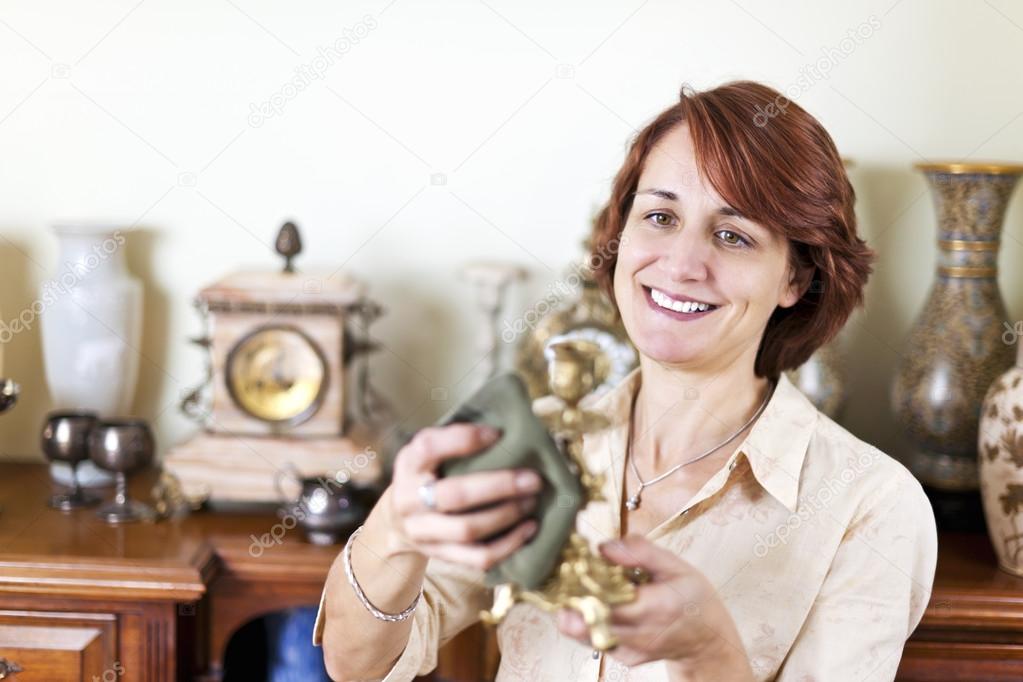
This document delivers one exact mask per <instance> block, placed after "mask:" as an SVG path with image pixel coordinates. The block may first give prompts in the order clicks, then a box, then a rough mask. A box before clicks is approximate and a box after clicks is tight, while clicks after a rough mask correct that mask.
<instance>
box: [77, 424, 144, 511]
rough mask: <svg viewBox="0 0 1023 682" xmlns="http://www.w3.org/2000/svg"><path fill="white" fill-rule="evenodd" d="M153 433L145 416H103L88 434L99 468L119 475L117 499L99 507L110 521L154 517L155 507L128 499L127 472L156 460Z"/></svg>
mask: <svg viewBox="0 0 1023 682" xmlns="http://www.w3.org/2000/svg"><path fill="white" fill-rule="evenodd" d="M155 449H156V447H155V444H154V442H153V433H152V431H150V430H149V424H147V423H146V422H145V420H143V419H101V420H99V421H98V422H96V425H95V426H94V427H93V428H92V432H91V433H90V434H89V457H91V458H92V461H93V463H94V464H95V465H96V466H98V467H99V468H100V469H106V470H107V471H111V472H113V473H115V474H116V475H117V492H116V494H115V495H114V501H113V502H111V503H109V504H106V505H104V506H103V507H100V508H99V509H98V510H96V515H97V516H99V517H100V518H101V519H103V520H104V521H106V522H107V523H130V522H132V521H145V520H151V519H153V518H155V516H156V515H155V513H154V512H153V509H152V508H151V507H150V506H149V505H147V504H143V503H142V502H137V501H135V500H131V499H128V477H127V475H128V474H129V473H131V472H133V471H137V470H138V469H143V468H145V467H146V466H148V465H149V463H150V462H152V461H153V452H154V450H155Z"/></svg>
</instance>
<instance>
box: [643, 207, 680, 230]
mask: <svg viewBox="0 0 1023 682" xmlns="http://www.w3.org/2000/svg"><path fill="white" fill-rule="evenodd" d="M646 219H647V220H649V221H650V222H652V223H653V224H654V225H656V226H657V227H670V226H671V225H672V223H673V222H674V218H673V217H672V215H671V214H670V213H663V212H661V211H654V212H653V213H648V214H647V216H646Z"/></svg>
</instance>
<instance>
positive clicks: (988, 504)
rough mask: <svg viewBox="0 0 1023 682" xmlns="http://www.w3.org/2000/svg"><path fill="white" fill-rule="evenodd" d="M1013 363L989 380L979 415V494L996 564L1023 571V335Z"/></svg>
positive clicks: (1018, 340) (1006, 568)
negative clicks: (989, 384)
mask: <svg viewBox="0 0 1023 682" xmlns="http://www.w3.org/2000/svg"><path fill="white" fill-rule="evenodd" d="M1016 344H1017V347H1016V366H1015V367H1013V368H1012V369H1010V370H1009V371H1008V372H1006V373H1005V374H1003V375H1002V376H1000V377H998V380H997V381H995V382H994V383H993V384H991V388H990V389H989V390H988V392H987V395H986V396H985V398H984V407H983V410H982V414H981V418H980V437H979V440H978V442H977V447H978V450H979V451H980V468H979V471H980V496H981V500H982V501H983V503H984V517H985V519H986V520H987V530H988V534H989V535H990V536H991V544H992V545H993V546H994V548H995V554H996V555H997V556H998V564H999V566H1001V567H1002V569H1004V570H1006V571H1008V572H1009V573H1013V574H1015V575H1018V576H1023V340H1020V339H1017V340H1016Z"/></svg>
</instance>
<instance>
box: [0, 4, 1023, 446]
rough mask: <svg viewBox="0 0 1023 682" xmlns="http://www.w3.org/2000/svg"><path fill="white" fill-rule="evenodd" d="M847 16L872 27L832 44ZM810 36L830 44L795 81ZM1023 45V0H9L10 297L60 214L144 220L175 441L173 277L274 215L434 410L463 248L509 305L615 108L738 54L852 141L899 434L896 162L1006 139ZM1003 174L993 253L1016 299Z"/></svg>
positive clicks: (157, 398) (968, 150)
mask: <svg viewBox="0 0 1023 682" xmlns="http://www.w3.org/2000/svg"><path fill="white" fill-rule="evenodd" d="M360 24H362V26H360ZM871 24H873V25H871ZM864 25H866V26H867V27H868V28H867V29H864V28H863V26H864ZM858 27H859V28H860V30H861V31H862V33H861V35H862V34H868V35H869V37H868V38H866V39H860V40H859V42H858V43H856V44H852V43H851V42H849V41H846V42H845V43H844V44H843V43H842V41H843V38H846V36H847V34H848V32H849V31H850V30H853V31H855V30H856V29H857V28H858ZM346 30H348V31H352V32H354V31H357V32H358V33H359V34H361V35H362V36H363V37H362V38H360V39H359V40H358V43H357V44H352V45H351V48H350V49H349V50H348V51H347V52H346V53H345V54H344V55H343V56H341V57H340V58H339V59H335V60H334V63H333V64H330V65H329V66H328V68H327V69H326V71H325V72H324V73H323V74H322V78H321V79H317V80H313V81H311V83H310V85H309V86H308V87H307V88H305V89H304V90H302V91H301V92H298V93H297V96H295V97H294V98H292V99H289V100H287V101H286V102H285V103H284V105H283V108H282V109H281V110H280V112H279V113H276V114H274V115H272V116H270V117H269V118H266V119H265V120H261V121H256V120H254V118H253V117H252V116H251V113H252V109H251V107H252V105H254V104H257V103H260V102H264V101H267V100H269V99H271V97H272V96H274V95H277V94H279V93H281V92H282V88H283V86H284V85H285V84H286V83H288V82H289V80H291V79H293V78H295V77H296V69H301V68H303V67H316V66H320V67H322V66H323V64H322V63H319V62H317V55H318V52H317V50H318V48H321V47H327V46H329V45H332V44H334V43H335V41H337V40H338V38H342V37H344V36H345V35H346V33H345V31H346ZM850 46H852V47H851V49H849V48H850ZM829 47H830V48H838V49H840V50H841V49H843V47H845V48H846V51H847V52H848V54H843V53H837V54H836V53H834V52H832V63H831V64H829V65H828V66H830V67H831V68H830V72H829V74H828V77H827V78H814V77H813V76H810V77H809V80H807V76H806V74H807V73H808V72H806V71H805V69H806V67H807V66H809V65H812V64H815V63H816V62H817V61H818V59H819V58H821V57H822V55H823V54H824V52H822V49H823V48H829ZM1020 64H1023V3H1019V2H1009V1H1008V0H992V1H991V2H965V1H959V2H957V1H953V0H942V1H936V0H901V1H899V2H895V0H882V1H877V2H856V3H848V2H837V1H834V0H832V1H829V2H810V1H808V0H807V1H800V2H796V1H790V2H768V1H766V0H740V1H739V2H731V1H729V2H714V3H711V2H702V3H701V2H665V1H659V0H651V1H649V2H641V1H640V0H633V1H631V2H621V3H610V2H603V3H593V2H582V1H572V2H557V3H552V2H549V1H547V2H538V1H535V0H529V1H526V2H508V1H507V0H487V2H486V3H484V2H479V1H470V0H463V1H454V0H445V1H440V2H415V1H414V0H396V1H395V2H390V1H389V0H381V1H377V2H368V1H367V2H348V3H339V2H325V1H317V2H305V3H283V2H277V3H273V2H268V1H266V0H230V1H228V0H207V1H205V2H199V1H197V0H177V1H175V2H170V1H168V0H143V1H142V2H137V1H136V0H125V1H123V2H101V3H96V2H94V3H77V2H66V1H65V2H61V1H59V0H49V1H47V0H33V1H32V2H29V1H27V0H4V2H2V3H0V74H2V77H0V197H2V203H0V308H2V310H3V313H4V319H10V318H12V317H14V316H16V315H17V314H18V313H19V311H21V310H23V309H25V308H26V307H27V306H30V305H31V303H32V301H33V299H34V298H35V296H36V293H35V292H36V291H37V290H38V288H39V286H40V284H41V283H42V282H44V281H45V280H46V278H48V277H50V276H52V275H53V274H54V273H55V267H56V253H55V248H56V240H55V238H54V237H53V236H52V234H51V233H50V231H49V225H50V224H51V223H53V222H54V221H56V220H59V219H88V220H112V221H115V222H119V223H121V224H123V225H125V226H126V227H127V226H133V225H134V226H135V227H134V228H133V232H134V233H133V234H131V235H130V236H129V245H128V256H129V262H130V266H131V268H132V270H133V271H134V272H135V274H137V275H138V276H139V277H141V278H142V279H143V280H144V282H145V286H146V288H147V296H146V302H147V310H146V315H147V324H146V328H145V342H144V346H143V349H142V350H143V353H144V359H143V361H142V372H141V383H140V387H139V393H138V401H137V412H138V413H139V414H141V415H143V416H146V417H148V418H151V419H153V420H155V423H156V425H157V429H158V434H157V435H158V438H159V440H160V442H161V445H162V446H164V447H166V446H167V445H169V444H170V443H172V442H176V441H178V440H181V439H183V438H185V437H187V436H188V435H189V434H190V433H192V431H193V427H192V425H191V424H190V423H189V422H187V421H186V420H185V419H184V418H183V417H181V416H179V415H178V414H177V409H176V403H177V400H178V397H179V392H180V391H181V390H182V389H183V388H185V387H187V386H188V385H190V384H191V383H193V382H194V381H195V380H196V379H197V378H198V377H199V375H200V372H201V366H202V365H201V359H200V355H199V353H198V351H196V350H195V349H194V348H192V347H190V346H188V345H187V344H186V342H185V339H186V337H187V336H188V335H190V334H194V333H195V332H196V331H197V330H198V323H197V320H196V319H195V316H194V314H193V311H192V309H191V307H190V300H191V297H192V296H193V294H194V293H195V292H196V290H197V289H198V288H199V287H200V286H202V285H203V284H206V283H208V282H210V281H211V280H213V279H215V278H217V277H219V276H220V275H222V274H223V273H225V272H227V271H230V270H232V269H235V268H236V267H238V266H240V265H264V266H267V267H273V266H274V265H275V263H276V256H275V255H274V254H273V252H272V243H271V242H272V239H273V236H274V234H275V232H276V229H277V227H278V226H279V225H280V224H281V222H283V221H284V220H285V219H288V218H293V219H295V220H296V221H297V222H298V223H299V225H300V227H301V228H302V229H303V232H304V238H305V243H306V245H307V252H306V254H305V255H304V256H303V257H302V258H301V259H300V260H299V266H300V267H303V266H304V267H312V266H314V265H321V266H325V267H336V266H338V265H340V264H342V263H344V264H345V268H346V269H349V270H351V271H353V272H355V273H358V274H359V275H361V276H363V277H364V278H365V279H367V280H368V281H369V283H370V284H371V287H372V291H373V292H374V294H375V295H376V297H377V298H378V299H379V300H380V301H381V302H383V303H384V304H385V305H386V307H387V308H388V311H389V313H388V315H387V317H386V320H385V321H384V322H382V323H381V324H380V325H379V326H378V330H377V331H378V333H379V335H380V336H381V338H382V339H383V340H384V341H385V343H386V344H387V346H388V351H386V352H384V353H383V354H381V355H380V356H379V357H378V358H377V359H376V361H375V368H376V375H377V379H378V383H379V384H380V385H381V387H382V388H383V390H384V391H385V392H386V393H388V394H390V395H391V396H392V397H393V399H394V400H395V401H396V403H397V405H398V407H399V408H400V410H401V412H402V413H403V414H404V415H405V416H406V417H407V423H408V424H410V425H413V426H415V425H421V424H425V423H427V422H428V421H429V420H431V419H433V418H434V417H436V416H437V415H438V414H440V413H441V412H442V411H444V410H445V409H446V408H447V406H448V404H447V403H443V402H440V401H431V400H430V395H431V388H433V387H452V389H451V390H450V391H449V395H450V396H451V398H452V399H456V398H457V397H458V396H459V395H460V394H461V393H460V391H461V390H462V389H463V388H465V384H466V383H467V382H462V383H461V384H457V383H456V382H458V380H459V379H460V378H461V377H463V376H464V375H465V373H466V372H467V371H468V370H469V369H470V368H471V367H472V365H473V364H474V363H475V362H476V360H477V356H476V354H475V353H474V352H473V336H472V333H471V332H472V330H473V323H474V318H473V316H472V313H471V305H472V298H471V296H470V294H469V292H468V291H467V290H466V289H465V288H464V287H463V285H462V284H460V283H459V281H458V279H457V276H456V272H457V270H458V268H459V266H460V264H462V263H464V262H465V261H467V260H469V259H475V258H492V259H503V260H508V261H512V262H515V263H519V264H521V265H523V266H526V267H528V268H529V269H530V270H531V271H532V272H533V273H534V279H533V282H532V284H531V285H530V289H529V290H528V291H526V292H524V293H523V296H522V297H520V299H519V300H518V301H517V302H516V304H515V306H514V308H515V310H513V311H512V312H513V314H516V311H519V312H521V311H522V310H524V309H526V308H527V307H528V306H529V305H531V300H532V299H534V298H535V297H536V296H537V295H539V294H540V293H542V292H543V291H544V289H545V287H546V286H547V285H548V284H549V283H550V282H552V281H553V280H554V279H555V278H556V277H557V275H558V273H560V272H561V271H562V270H563V268H565V267H566V266H567V265H568V264H569V263H570V261H571V259H573V258H574V257H576V256H577V255H578V254H579V246H578V245H579V242H580V240H581V239H582V238H583V236H584V234H585V232H586V230H587V228H588V223H589V217H590V215H591V212H592V210H593V209H594V207H595V206H596V205H597V204H598V203H599V202H601V201H603V200H604V198H605V196H606V193H607V189H608V184H609V180H610V178H611V177H612V175H613V174H614V172H615V170H616V169H617V166H618V164H619V163H620V160H621V158H622V153H623V150H624V148H625V145H626V142H627V141H628V139H629V137H630V136H631V135H632V134H633V132H634V130H635V129H636V128H638V127H640V126H641V125H642V124H643V123H644V122H645V121H647V120H648V119H649V118H650V117H651V116H652V115H653V114H654V113H656V112H657V111H659V110H660V109H661V108H663V107H664V106H666V105H668V104H670V103H671V102H672V101H673V100H674V98H675V96H676V93H677V91H678V88H679V85H680V84H681V83H682V82H683V81H685V82H688V83H690V84H692V85H694V86H695V87H697V88H704V87H708V86H712V85H715V84H718V83H720V82H723V81H725V80H729V79H735V78H752V79H758V80H763V81H765V82H767V83H769V84H772V85H774V86H776V87H779V88H786V87H790V86H791V87H792V88H793V90H792V93H793V95H794V98H795V99H796V100H797V101H798V102H799V103H800V104H802V105H803V106H804V107H806V108H807V109H809V110H810V111H811V112H812V113H814V114H815V115H817V116H818V117H819V118H820V119H821V121H822V122H823V123H824V125H825V126H826V127H827V128H828V129H829V130H830V131H831V133H832V135H833V136H834V137H835V139H836V141H837V143H838V145H839V147H840V149H841V151H842V153H843V154H844V155H846V156H848V157H850V158H852V159H854V160H855V162H856V168H855V169H854V170H853V171H852V177H853V182H854V184H855V185H856V188H857V191H858V193H859V197H860V201H859V204H858V210H859V215H860V219H861V221H862V227H861V229H862V232H863V234H864V235H865V236H866V237H867V238H868V240H869V241H870V242H871V244H872V245H873V246H874V248H876V249H877V250H878V251H879V252H880V255H881V260H880V263H879V264H878V268H877V272H876V274H875V276H874V278H873V280H872V283H871V288H870V290H869V299H868V309H867V311H866V313H865V314H864V315H862V316H860V317H858V318H857V319H856V320H855V321H854V322H853V323H851V326H850V329H849V332H850V341H851V349H850V359H849V363H850V366H851V367H852V368H853V370H854V373H853V377H852V389H853V404H852V406H851V408H850V411H849V413H848V415H847V418H846V419H845V423H846V424H847V426H849V427H850V428H851V429H852V430H853V431H854V432H856V433H858V434H859V435H861V436H862V437H864V438H866V439H868V440H871V441H873V442H875V443H877V444H878V445H879V446H881V447H882V448H884V449H887V450H889V451H892V452H894V453H895V454H897V451H898V450H899V448H900V447H901V441H900V439H899V438H898V436H897V435H896V434H897V431H896V425H895V424H894V422H893V419H892V418H891V417H890V416H889V415H888V412H887V408H886V406H887V392H888V385H889V382H890V377H891V374H892V369H893V367H894V365H895V362H896V360H897V357H898V355H897V354H898V353H899V352H906V351H907V349H906V348H905V345H904V337H905V334H906V332H907V331H908V328H909V325H910V323H911V321H912V319H913V317H914V316H915V314H916V313H917V311H918V310H919V308H920V306H921V304H922V301H923V298H924V296H925V293H926V289H927V287H928V284H929V282H930V279H931V274H932V272H933V262H934V256H935V244H934V242H935V237H934V227H933V225H934V216H933V210H932V206H931V202H930V200H929V197H928V196H927V194H926V193H925V192H926V189H925V185H924V182H923V180H922V178H921V177H920V175H919V174H918V173H916V172H914V171H913V170H912V169H911V164H912V163H913V162H915V161H918V160H920V159H922V158H927V159H945V158H951V159H961V158H971V159H986V158H993V159H1003V160H1017V161H1018V160H1021V159H1023V95H1021V93H1023V69H1021V68H1020ZM801 73H802V74H804V76H803V81H802V82H800V80H799V79H800V75H801ZM253 123H259V125H258V126H254V125H252V124H253ZM435 174H443V176H444V177H445V178H446V184H443V185H435V184H432V183H431V177H435ZM1020 201H1023V199H1020V196H1019V194H1017V196H1016V197H1015V199H1014V201H1013V205H1012V208H1011V210H1010V213H1009V216H1008V220H1007V226H1006V236H1005V239H1004V242H1003V244H1004V246H1003V249H1002V254H1001V260H1000V263H1001V266H1002V274H1001V283H1002V285H1003V290H1004V292H1005V295H1006V300H1007V303H1008V307H1009V311H1010V317H1012V318H1013V319H1015V316H1016V315H1019V314H1020V312H1021V306H1023V289H1021V287H1020V275H1019V268H1018V267H1017V264H1018V263H1020V262H1021V260H1023V248H1021V244H1023V224H1021V223H1023V214H1021V211H1020ZM4 351H5V353H6V372H7V373H8V374H10V375H12V376H13V377H14V378H16V379H17V380H19V381H20V382H21V383H22V385H23V388H24V394H23V400H22V402H21V404H20V405H19V407H18V408H17V410H16V412H14V413H12V414H9V415H5V416H4V417H2V418H0V451H2V453H3V456H5V457H16V458H36V457H38V456H39V455H38V451H37V445H36V438H37V433H38V429H39V426H40V423H41V419H42V416H43V414H44V412H45V411H46V410H47V409H48V408H49V405H50V403H49V397H48V395H47V391H46V387H45V384H44V382H43V369H42V357H41V352H40V339H39V334H38V328H37V327H34V328H33V329H32V330H31V331H28V332H24V333H22V334H19V335H17V336H16V337H15V338H14V339H13V340H12V341H11V343H10V344H8V346H7V347H6V348H5V349H4Z"/></svg>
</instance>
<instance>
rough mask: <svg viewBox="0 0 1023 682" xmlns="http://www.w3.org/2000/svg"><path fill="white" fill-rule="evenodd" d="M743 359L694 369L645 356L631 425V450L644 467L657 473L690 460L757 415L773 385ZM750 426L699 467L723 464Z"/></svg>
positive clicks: (641, 364) (641, 363)
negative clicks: (633, 421)
mask: <svg viewBox="0 0 1023 682" xmlns="http://www.w3.org/2000/svg"><path fill="white" fill-rule="evenodd" d="M741 360H742V359H741V358H740V361H737V362H733V363H729V364H727V365H724V366H722V367H719V368H713V369H696V370H693V369H679V368H673V367H667V366H665V365H663V364H660V363H657V362H655V361H653V360H650V359H648V358H646V357H643V358H641V360H640V368H641V369H640V371H641V382H642V385H641V386H640V389H639V395H638V397H637V403H636V406H635V419H636V423H635V425H634V426H633V452H634V454H635V455H636V458H637V460H638V461H641V462H642V463H643V464H644V465H645V466H643V465H641V466H640V468H641V469H643V470H645V471H646V472H647V473H648V475H649V474H656V473H660V472H661V471H664V470H666V469H667V468H669V467H671V466H673V465H675V464H678V463H679V462H682V461H685V460H687V459H691V458H693V457H695V456H697V455H699V454H701V453H703V452H705V451H706V450H707V449H708V448H710V447H713V446H714V445H717V444H718V443H720V442H721V441H723V440H725V439H726V438H728V437H729V436H731V435H732V434H734V433H735V431H736V429H738V428H740V427H741V426H742V425H743V424H745V423H746V422H747V421H748V420H749V419H750V418H751V417H752V416H753V415H754V413H756V411H757V408H759V407H760V405H761V404H762V403H763V401H764V400H765V399H766V397H767V392H768V391H769V390H771V383H770V381H769V380H767V379H765V378H763V377H758V376H756V375H755V374H754V373H753V367H752V365H751V364H750V363H749V362H742V361H741ZM752 426H753V425H752V424H751V425H750V426H749V427H747V428H746V429H744V430H743V432H742V433H740V434H739V435H738V436H737V437H736V438H735V440H733V441H731V442H730V443H729V444H728V446H725V447H722V448H720V450H719V451H717V452H715V453H714V454H712V455H710V456H709V457H707V458H706V459H705V460H703V461H702V462H700V464H702V465H703V466H701V467H699V468H700V469H703V468H706V467H710V468H715V467H717V466H720V463H721V460H722V458H727V457H728V455H729V454H731V453H732V452H733V451H734V449H735V448H736V447H738V445H739V444H740V443H741V442H742V439H743V438H745V437H746V435H747V434H748V433H749V431H750V429H752Z"/></svg>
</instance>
